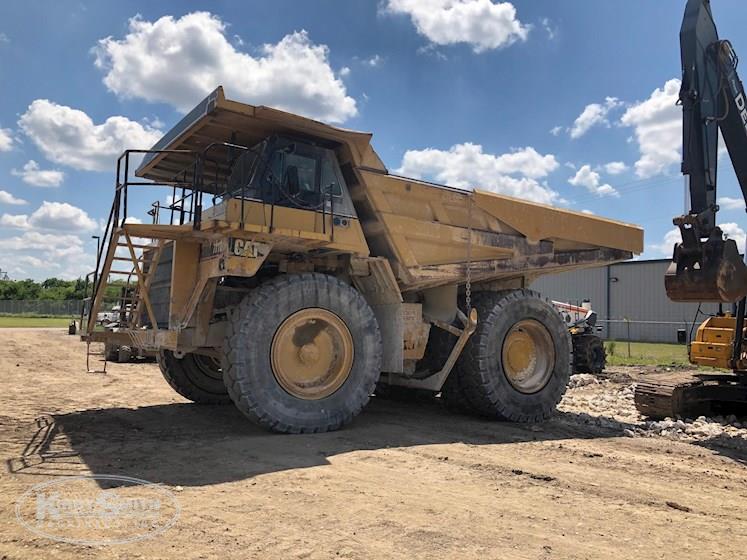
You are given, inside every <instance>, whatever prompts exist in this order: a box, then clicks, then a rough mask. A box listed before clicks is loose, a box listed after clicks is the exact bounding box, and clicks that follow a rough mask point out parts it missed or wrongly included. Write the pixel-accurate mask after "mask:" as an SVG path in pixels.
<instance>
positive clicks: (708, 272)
mask: <svg viewBox="0 0 747 560" xmlns="http://www.w3.org/2000/svg"><path fill="white" fill-rule="evenodd" d="M701 262H707V264H706V265H705V266H702V268H695V267H690V268H683V267H681V266H678V265H677V263H676V262H673V263H672V264H671V265H670V266H669V270H667V273H666V276H665V277H664V285H665V287H666V290H667V296H668V297H669V299H670V300H672V301H696V302H707V301H710V302H723V303H730V302H734V301H738V300H740V299H742V298H743V297H745V296H746V295H747V266H746V265H745V263H744V260H743V259H742V256H741V255H740V254H739V250H738V249H737V244H736V243H735V242H734V240H733V239H727V240H726V241H724V243H723V251H722V252H721V254H720V255H712V256H711V258H710V259H708V260H707V261H701ZM696 266H697V265H696Z"/></svg>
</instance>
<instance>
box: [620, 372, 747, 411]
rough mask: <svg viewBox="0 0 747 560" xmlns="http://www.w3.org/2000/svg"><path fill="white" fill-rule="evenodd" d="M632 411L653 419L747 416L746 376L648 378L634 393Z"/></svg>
mask: <svg viewBox="0 0 747 560" xmlns="http://www.w3.org/2000/svg"><path fill="white" fill-rule="evenodd" d="M635 407H636V409H637V410H638V412H640V413H641V414H642V415H644V416H647V417H649V418H653V419H660V418H675V417H677V416H680V417H682V418H696V417H698V416H709V415H714V414H727V413H728V414H731V413H739V412H740V410H741V413H742V414H744V413H745V412H747V372H740V373H701V372H692V371H683V372H675V373H672V374H651V375H649V376H646V377H644V378H642V379H641V380H640V381H639V382H638V384H637V386H636V389H635Z"/></svg>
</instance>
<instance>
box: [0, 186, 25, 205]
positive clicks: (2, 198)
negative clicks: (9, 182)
mask: <svg viewBox="0 0 747 560" xmlns="http://www.w3.org/2000/svg"><path fill="white" fill-rule="evenodd" d="M0 204H8V205H10V206H23V205H24V204H28V202H26V201H25V200H23V199H22V198H18V197H17V196H13V195H12V194H11V193H9V192H8V191H3V190H0Z"/></svg>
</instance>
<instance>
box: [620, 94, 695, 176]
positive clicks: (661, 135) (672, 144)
mask: <svg viewBox="0 0 747 560" xmlns="http://www.w3.org/2000/svg"><path fill="white" fill-rule="evenodd" d="M679 91H680V80H678V79H672V80H669V81H668V82H667V83H666V84H664V87H663V88H656V89H655V90H654V91H653V92H652V93H651V95H650V96H649V98H648V99H646V100H644V101H641V102H639V103H636V104H635V105H633V106H631V107H630V108H628V110H627V111H625V113H624V114H623V116H622V117H621V119H620V123H621V124H622V125H623V126H629V127H633V129H634V133H635V138H636V141H637V142H638V150H639V151H640V153H641V157H640V159H639V160H638V161H637V162H636V163H635V171H636V175H638V176H639V177H641V178H642V179H646V178H648V177H653V176H654V175H659V174H661V173H665V172H667V171H668V170H669V169H670V168H671V166H672V165H674V164H676V163H679V162H680V160H681V157H682V156H681V153H682V109H681V108H680V107H677V105H675V103H676V102H677V100H678V99H679Z"/></svg>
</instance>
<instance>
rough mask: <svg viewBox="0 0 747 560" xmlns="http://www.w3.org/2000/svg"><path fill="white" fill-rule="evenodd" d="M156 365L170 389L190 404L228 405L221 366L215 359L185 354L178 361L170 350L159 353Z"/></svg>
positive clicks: (228, 399)
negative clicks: (190, 402)
mask: <svg viewBox="0 0 747 560" xmlns="http://www.w3.org/2000/svg"><path fill="white" fill-rule="evenodd" d="M158 366H159V367H160V368H161V373H162V374H163V377H164V379H166V381H167V382H168V384H169V385H171V387H172V389H174V391H176V392H177V393H179V394H180V395H181V396H183V397H184V398H186V399H189V400H190V401H193V402H196V403H199V404H227V403H230V402H231V398H230V397H229V396H228V391H227V390H226V386H225V385H224V383H223V373H222V372H221V368H220V364H219V363H218V361H217V360H215V359H214V358H210V357H209V356H203V355H200V354H186V355H185V356H184V357H183V358H181V359H179V358H177V357H176V356H174V353H173V352H171V351H170V350H162V351H161V352H160V353H159V354H158Z"/></svg>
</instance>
